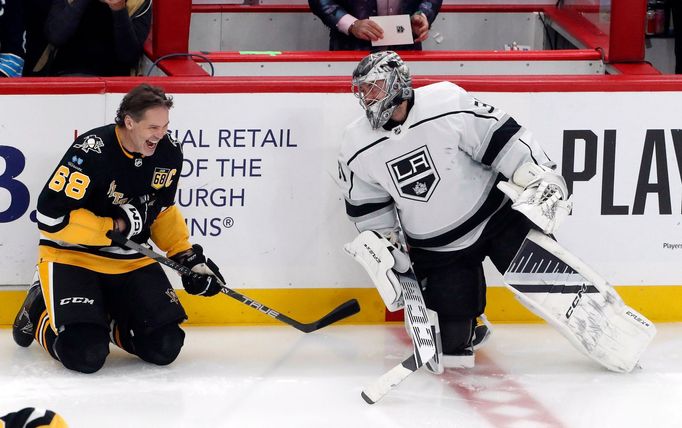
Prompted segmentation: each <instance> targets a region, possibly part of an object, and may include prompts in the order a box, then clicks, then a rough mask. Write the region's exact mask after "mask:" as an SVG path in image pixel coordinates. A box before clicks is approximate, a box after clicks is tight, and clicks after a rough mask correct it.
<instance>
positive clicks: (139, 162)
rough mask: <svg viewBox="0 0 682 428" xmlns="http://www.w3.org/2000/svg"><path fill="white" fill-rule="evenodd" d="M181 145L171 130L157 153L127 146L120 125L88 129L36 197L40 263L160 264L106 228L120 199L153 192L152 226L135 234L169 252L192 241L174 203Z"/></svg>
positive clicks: (107, 268)
mask: <svg viewBox="0 0 682 428" xmlns="http://www.w3.org/2000/svg"><path fill="white" fill-rule="evenodd" d="M181 170H182V148H181V147H180V145H179V143H176V142H175V141H173V140H172V139H171V138H170V136H168V135H166V136H165V137H164V138H163V139H161V141H159V143H158V146H157V148H156V151H155V152H154V154H153V155H152V156H149V157H144V156H142V155H140V154H138V153H130V152H128V151H127V150H126V149H125V148H124V147H123V145H122V144H121V142H120V138H119V136H118V135H117V130H116V125H114V124H111V125H107V126H103V127H100V128H96V129H93V130H91V131H88V132H86V133H84V134H82V135H81V136H80V137H79V138H77V139H76V141H75V142H74V143H73V144H72V146H71V147H70V148H69V150H67V152H66V154H65V155H64V157H63V158H62V160H61V162H59V165H58V166H57V168H56V169H55V171H54V172H53V173H52V175H51V176H50V179H49V180H48V182H47V184H46V185H45V187H44V188H43V190H42V192H41V193H40V197H39V198H38V210H37V211H38V213H37V218H38V228H39V229H40V246H39V262H46V261H51V262H57V263H63V264H68V265H74V266H80V267H84V268H87V269H91V270H93V271H96V272H101V273H111V274H115V273H124V272H129V271H131V270H134V269H137V268H140V267H143V266H146V265H149V264H151V263H154V261H153V260H151V259H149V258H146V257H144V256H142V255H140V254H139V253H137V252H135V251H132V250H128V249H125V248H121V247H119V246H116V245H112V242H111V240H110V239H109V238H107V236H106V233H107V232H108V231H109V230H111V229H112V228H113V217H115V216H116V217H119V216H120V214H118V213H117V209H116V206H117V205H121V204H125V203H127V202H128V201H131V200H133V199H134V198H139V197H142V196H145V195H147V196H149V197H150V198H151V200H152V202H151V203H150V204H149V206H148V216H149V217H148V218H149V221H148V222H147V224H150V225H151V226H150V227H147V228H146V229H145V230H143V231H142V233H140V234H139V235H136V236H134V237H133V238H132V239H133V240H134V241H135V242H138V243H144V242H147V240H148V239H149V238H151V239H152V241H154V243H155V244H156V245H157V246H158V247H159V248H160V249H161V250H163V251H165V252H167V254H168V255H169V256H172V255H174V254H177V253H179V252H181V251H184V250H186V249H188V248H190V247H191V245H190V243H189V232H188V230H187V226H186V225H185V222H184V218H183V217H182V215H181V214H180V211H179V210H178V208H177V207H176V206H175V204H174V200H175V192H176V190H177V187H178V180H179V178H180V172H181Z"/></svg>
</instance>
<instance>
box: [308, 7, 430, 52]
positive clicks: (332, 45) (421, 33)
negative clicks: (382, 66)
mask: <svg viewBox="0 0 682 428" xmlns="http://www.w3.org/2000/svg"><path fill="white" fill-rule="evenodd" d="M441 3H442V0H428V1H418V0H361V1H349V0H308V5H309V6H310V9H311V10H312V11H313V13H314V14H315V15H316V16H317V17H318V18H320V19H321V20H322V22H324V24H325V25H326V26H327V27H329V30H330V34H329V50H332V51H339V50H380V49H381V50H383V49H394V50H421V48H422V46H421V42H423V41H424V40H426V39H427V38H428V36H429V28H430V27H431V24H432V23H433V21H434V20H435V19H436V15H438V11H439V10H440V6H441ZM388 15H407V17H409V22H410V27H411V31H412V38H413V42H412V43H410V44H400V45H397V44H396V45H386V44H385V43H383V44H382V43H381V40H382V39H383V38H384V36H385V32H384V30H385V29H384V28H382V27H381V25H380V24H379V23H377V22H375V21H373V20H372V19H370V17H376V16H388Z"/></svg>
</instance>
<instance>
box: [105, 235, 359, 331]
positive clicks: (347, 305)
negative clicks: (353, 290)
mask: <svg viewBox="0 0 682 428" xmlns="http://www.w3.org/2000/svg"><path fill="white" fill-rule="evenodd" d="M107 237H109V238H110V239H111V240H112V241H113V242H115V243H117V244H119V245H123V246H125V247H128V248H130V249H131V250H135V251H137V252H138V253H140V254H143V255H145V256H147V257H149V258H150V259H153V260H156V261H157V262H159V263H161V264H162V265H166V266H168V267H169V268H171V269H173V270H174V271H176V272H178V273H180V274H181V275H185V276H189V277H192V278H197V277H199V276H201V275H200V274H198V273H196V272H192V270H191V269H189V268H188V267H187V266H184V265H181V264H180V263H177V262H174V261H173V260H171V259H169V258H167V257H164V256H162V255H161V254H158V253H156V252H154V251H152V250H151V249H149V248H147V247H145V246H143V245H140V244H138V243H137V242H134V241H131V240H130V239H128V238H126V237H125V236H123V235H121V234H120V233H117V232H109V233H107ZM218 283H219V284H220V286H221V290H220V291H222V292H223V293H224V294H227V295H228V296H230V297H232V298H233V299H235V300H238V301H240V302H241V303H243V304H245V305H246V306H250V307H252V308H254V309H256V310H257V311H259V312H261V313H263V314H265V315H268V316H270V317H272V318H275V319H277V320H279V321H281V322H283V323H285V324H289V325H290V326H292V327H294V328H295V329H297V330H299V331H302V332H304V333H310V332H313V331H316V330H319V329H321V328H323V327H326V326H328V325H330V324H333V323H335V322H337V321H340V320H342V319H344V318H347V317H349V316H351V315H354V314H357V313H358V312H360V305H359V304H358V301H357V300H356V299H351V300H348V301H347V302H344V303H342V304H341V305H339V306H338V307H336V308H335V309H334V310H332V311H331V312H329V313H328V314H327V315H325V316H323V317H322V318H320V319H319V320H317V321H313V322H311V323H302V322H299V321H296V320H295V319H292V318H289V317H288V316H286V315H283V314H281V313H279V312H277V311H275V310H274V309H270V308H269V307H267V306H265V305H264V304H262V303H259V302H257V301H255V300H253V299H252V298H250V297H247V296H245V295H243V294H241V293H239V292H237V291H235V290H233V289H231V288H229V287H228V286H227V285H225V284H223V283H222V282H221V281H220V280H219V279H218Z"/></svg>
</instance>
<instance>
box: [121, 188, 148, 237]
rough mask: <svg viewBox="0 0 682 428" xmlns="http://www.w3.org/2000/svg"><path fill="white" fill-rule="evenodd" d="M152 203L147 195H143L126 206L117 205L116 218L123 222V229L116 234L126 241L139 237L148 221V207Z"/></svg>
mask: <svg viewBox="0 0 682 428" xmlns="http://www.w3.org/2000/svg"><path fill="white" fill-rule="evenodd" d="M153 203H154V199H153V198H150V197H149V195H144V196H140V197H138V198H133V199H131V200H130V201H129V202H128V203H126V204H123V205H118V206H117V207H116V208H117V210H118V213H117V214H118V215H117V217H118V218H120V219H122V220H123V221H124V222H125V228H124V229H123V230H117V232H119V233H120V234H122V235H123V236H125V237H126V238H128V239H130V238H132V237H133V236H135V235H139V234H140V233H141V232H142V231H143V230H144V228H145V226H147V223H148V222H149V220H150V218H149V213H150V205H152V204H153Z"/></svg>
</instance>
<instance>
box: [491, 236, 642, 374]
mask: <svg viewBox="0 0 682 428" xmlns="http://www.w3.org/2000/svg"><path fill="white" fill-rule="evenodd" d="M504 280H505V282H506V286H507V287H508V288H509V289H510V290H511V291H512V292H513V293H514V295H515V297H516V298H517V299H518V300H519V302H521V304H523V305H524V306H525V307H526V308H528V309H529V310H530V311H531V312H533V313H535V314H536V315H538V316H539V317H541V318H543V319H544V320H546V321H547V322H548V323H549V324H550V325H552V326H553V327H554V328H556V329H557V330H558V331H559V332H560V333H561V334H562V335H563V336H564V337H566V338H567V339H568V340H569V342H571V344H573V346H575V347H576V348H577V349H578V350H580V351H581V352H582V353H584V354H585V355H587V356H588V357H590V358H592V359H593V360H595V361H596V362H598V363H599V364H601V365H603V366H604V367H606V368H607V369H609V370H612V371H616V372H630V371H632V369H633V368H634V367H635V366H636V365H637V362H638V361H639V358H640V356H641V355H642V353H643V352H644V350H645V349H646V347H647V346H648V345H649V343H650V342H651V340H652V339H653V338H654V336H655V334H656V327H655V326H654V324H653V323H652V322H651V321H649V320H648V319H647V318H646V317H645V316H643V315H642V314H640V313H639V312H637V311H636V310H634V309H632V308H631V307H629V306H627V305H625V303H624V302H623V300H622V299H621V298H620V296H619V295H618V293H617V292H616V291H615V290H614V289H613V287H611V286H610V285H609V284H608V283H607V282H606V280H605V279H604V278H602V277H601V276H600V275H599V274H597V273H596V272H595V271H594V270H592V269H591V268H590V267H589V266H587V265H585V263H583V262H582V261H581V260H580V259H578V258H577V257H575V256H574V255H572V254H570V253H569V252H568V251H566V250H565V249H564V248H562V247H561V246H560V245H559V244H558V243H557V242H556V241H554V240H553V239H551V238H550V237H548V236H546V235H543V234H542V233H540V232H539V231H536V230H531V231H530V232H529V233H528V235H527V236H526V239H525V240H524V242H523V244H522V245H521V247H520V248H519V251H518V252H517V254H516V256H515V257H514V259H513V260H512V262H511V264H510V265H509V269H508V270H507V272H505V274H504Z"/></svg>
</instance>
